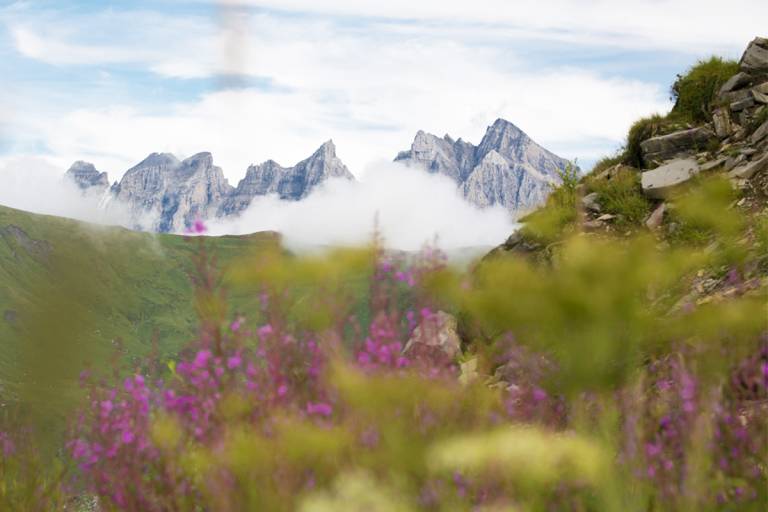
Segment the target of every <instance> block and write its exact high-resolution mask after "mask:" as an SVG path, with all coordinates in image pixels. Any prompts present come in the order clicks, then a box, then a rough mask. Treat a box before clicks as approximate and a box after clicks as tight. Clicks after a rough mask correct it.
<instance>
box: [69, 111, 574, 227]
mask: <svg viewBox="0 0 768 512" xmlns="http://www.w3.org/2000/svg"><path fill="white" fill-rule="evenodd" d="M395 162H400V163H402V164H405V165H407V166H409V167H413V168H417V169H423V170H426V171H427V172H430V173H434V174H442V175H445V176H447V177H449V178H450V179H452V180H453V181H455V182H456V184H457V186H458V187H459V189H460V191H461V193H462V195H463V196H464V197H465V198H466V199H467V200H468V201H469V202H471V203H473V204H475V205H476V206H478V207H480V208H485V207H489V206H493V205H501V206H503V207H504V208H506V209H507V210H509V211H510V212H511V213H519V212H522V211H527V210H530V209H532V208H534V207H536V206H538V205H540V204H542V203H543V202H544V200H545V199H546V197H547V194H548V193H549V191H550V190H551V188H552V185H554V184H557V183H559V181H560V176H559V171H561V170H562V169H565V167H566V166H567V165H568V161H567V160H565V159H563V158H560V157H558V156H557V155H555V154H553V153H551V152H549V151H547V150H546V149H544V148H542V147H541V146H539V145H538V144H536V143H535V142H534V141H533V140H531V139H530V137H528V136H527V135H526V134H525V133H524V132H523V131H522V130H520V129H519V128H517V127H516V126H515V125H514V124H512V123H510V122H509V121H505V120H503V119H498V120H497V121H496V122H495V123H493V125H491V126H490V127H489V128H488V130H487V132H486V134H485V136H484V137H483V139H482V141H481V142H480V144H479V145H478V146H475V145H473V144H471V143H469V142H466V141H463V140H462V139H458V140H453V139H452V138H451V137H449V136H448V135H446V136H444V137H443V138H440V137H437V136H435V135H432V134H428V133H424V132H423V131H419V132H418V133H417V134H416V138H415V139H414V141H413V144H412V145H411V149H410V150H408V151H402V152H400V153H399V154H398V155H397V157H396V158H395ZM66 176H67V177H68V178H69V179H71V180H73V181H74V183H75V184H77V186H78V187H80V189H82V190H83V191H84V192H86V193H89V194H90V193H100V194H103V195H104V197H105V204H107V203H109V202H111V201H116V202H118V203H121V204H124V205H126V206H127V208H128V210H129V212H130V214H131V218H132V219H133V220H134V223H135V226H134V227H136V228H139V229H149V230H151V231H158V232H163V233H166V232H182V231H184V230H185V229H187V228H188V227H189V226H190V225H192V224H193V223H194V222H195V220H197V219H211V218H216V217H219V218H221V217H229V216H233V215H238V214H239V213H241V212H242V211H243V210H245V209H246V208H247V207H248V206H249V205H250V204H251V202H252V201H253V199H254V198H255V197H257V196H265V195H269V194H275V195H277V196H278V197H279V198H280V199H283V200H287V201H299V200H301V199H304V198H305V197H307V196H308V195H309V194H310V193H311V192H312V191H313V190H314V189H315V188H316V187H318V186H319V185H320V184H322V183H324V182H325V181H327V180H328V179H331V178H339V179H346V180H354V176H353V175H352V174H351V173H350V172H349V169H347V167H346V166H345V165H344V163H343V162H342V161H341V160H340V159H339V158H338V157H337V156H336V147H335V145H334V144H333V141H330V140H329V141H328V142H326V143H324V144H323V145H322V146H320V148H319V149H318V150H317V151H315V152H314V153H313V154H312V156H310V157H309V158H307V159H305V160H302V161H301V162H299V163H297V164H296V165H294V166H293V167H282V166H281V165H280V164H278V163H277V162H275V161H274V160H268V161H266V162H264V163H261V164H259V165H251V166H250V167H248V169H247V171H246V175H245V177H244V178H243V179H242V180H240V182H239V183H238V185H237V187H232V186H231V185H230V184H229V182H228V181H227V179H226V178H225V177H224V173H223V172H222V170H221V168H220V167H217V166H215V165H214V164H213V157H212V155H211V154H210V153H198V154H196V155H193V156H191V157H189V158H187V159H185V160H181V161H180V160H179V159H177V158H176V157H175V156H174V155H172V154H170V153H152V154H151V155H149V156H148V157H147V158H145V159H144V160H142V161H141V162H140V163H139V164H137V165H135V166H134V167H132V168H131V169H129V170H128V171H127V172H126V173H125V174H124V175H123V177H122V179H121V180H120V182H119V183H117V182H116V183H115V184H113V185H112V186H111V187H110V186H109V179H108V175H107V173H105V172H100V171H99V170H97V169H96V168H95V167H94V166H93V164H90V163H87V162H82V161H78V162H75V163H74V164H73V165H72V167H70V168H69V170H68V171H67V172H66Z"/></svg>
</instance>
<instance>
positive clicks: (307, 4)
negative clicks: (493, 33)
mask: <svg viewBox="0 0 768 512" xmlns="http://www.w3.org/2000/svg"><path fill="white" fill-rule="evenodd" d="M220 3H221V4H224V5H230V6H243V5H250V6H257V7H266V8H271V9H277V10H282V11H293V12H302V13H306V12H310V13H317V14H325V15H340V16H353V17H372V18H383V19H388V20H411V21H415V20H418V21H422V22H425V21H426V22H429V21H432V22H443V23H449V24H454V25H458V24H464V25H466V24H471V23H477V24H486V25H491V26H495V27H499V28H502V29H504V30H507V31H508V30H510V29H514V31H513V32H511V33H509V36H512V37H526V38H536V39H548V40H552V41H571V42H578V43H583V44H607V45H611V46H612V47H620V48H652V49H667V50H670V49H671V50H675V51H683V52H688V53H692V54H698V53H699V49H700V48H701V47H702V45H706V46H707V47H708V48H715V49H720V50H728V49H730V50H737V49H741V48H742V47H743V46H744V45H745V43H746V41H747V40H749V39H751V38H752V37H755V36H757V35H765V30H766V27H765V20H766V19H768V3H766V2H764V1H763V0H731V1H730V2H728V3H727V5H726V4H723V3H722V2H719V1H716V0H620V1H618V0H547V1H546V2H542V1H541V0H474V1H472V2H460V1H445V0H419V1H416V2H414V1H413V0H387V1H386V2H382V1H379V0H324V1H322V2H318V1H316V0H223V1H221V2H220Z"/></svg>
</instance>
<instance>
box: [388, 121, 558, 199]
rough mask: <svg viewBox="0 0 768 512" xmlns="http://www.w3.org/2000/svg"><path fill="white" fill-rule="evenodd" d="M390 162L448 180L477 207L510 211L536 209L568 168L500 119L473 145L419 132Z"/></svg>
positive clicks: (553, 155) (556, 157) (516, 128)
mask: <svg viewBox="0 0 768 512" xmlns="http://www.w3.org/2000/svg"><path fill="white" fill-rule="evenodd" d="M395 161H396V162H401V163H404V164H406V165H408V166H412V167H418V168H421V169H424V170H426V171H427V172H430V173H433V174H442V175H444V176H447V177H449V178H451V179H452V180H453V181H455V182H456V184H457V185H458V186H459V188H460V190H461V192H462V194H463V195H464V197H465V198H466V199H467V200H468V201H470V202H471V203H473V204H475V205H477V206H479V207H481V208H484V207H488V206H493V205H501V206H503V207H505V208H506V209H508V210H509V211H511V212H522V211H527V210H531V209H533V208H535V207H537V206H539V205H541V204H542V203H543V202H544V200H545V199H546V197H547V194H548V193H549V191H550V190H551V189H552V185H554V184H557V183H559V182H560V175H559V173H560V172H561V171H562V170H564V169H565V168H566V166H567V165H568V164H569V162H568V161H567V160H565V159H563V158H560V157H558V156H557V155H555V154H553V153H551V152H549V151H547V150H546V149H544V148H542V147H541V146H539V145H538V144H536V143H535V142H534V141H533V140H531V138H530V137H528V136H527V135H526V134H525V133H524V132H523V131H522V130H520V129H519V128H518V127H516V126H515V125H514V124H512V123H510V122H509V121H505V120H504V119H498V120H496V122H495V123H493V125H491V126H490V127H488V130H487V131H486V133H485V136H484V137H483V139H482V141H481V142H480V144H479V145H478V146H474V145H473V144H471V143H469V142H466V141H464V140H462V139H458V140H453V139H452V138H451V137H450V136H448V135H445V136H444V137H442V138H440V137H437V136H435V135H432V134H428V133H425V132H423V131H419V132H418V133H417V134H416V137H415V139H414V141H413V144H412V145H411V149H410V150H408V151H402V152H400V153H399V154H398V155H397V157H396V158H395Z"/></svg>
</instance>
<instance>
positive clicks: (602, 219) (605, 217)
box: [596, 213, 616, 222]
mask: <svg viewBox="0 0 768 512" xmlns="http://www.w3.org/2000/svg"><path fill="white" fill-rule="evenodd" d="M615 218H616V215H611V214H610V213H604V214H603V215H601V216H599V217H598V218H597V219H596V220H599V221H600V222H606V221H609V220H613V219H615Z"/></svg>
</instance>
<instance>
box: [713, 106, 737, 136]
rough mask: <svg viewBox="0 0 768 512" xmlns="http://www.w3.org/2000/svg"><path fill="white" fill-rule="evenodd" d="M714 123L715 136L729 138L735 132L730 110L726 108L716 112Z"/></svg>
mask: <svg viewBox="0 0 768 512" xmlns="http://www.w3.org/2000/svg"><path fill="white" fill-rule="evenodd" d="M712 121H713V123H714V125H715V134H716V135H717V136H718V137H720V138H721V139H722V138H725V137H727V136H729V135H730V134H731V132H732V131H733V127H732V126H731V116H730V114H729V113H728V110H726V109H724V108H718V109H716V110H715V111H714V113H713V114H712Z"/></svg>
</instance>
